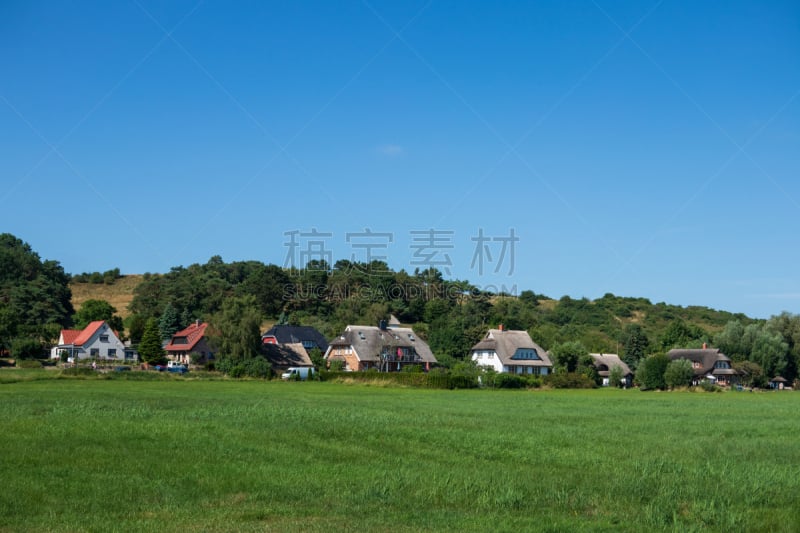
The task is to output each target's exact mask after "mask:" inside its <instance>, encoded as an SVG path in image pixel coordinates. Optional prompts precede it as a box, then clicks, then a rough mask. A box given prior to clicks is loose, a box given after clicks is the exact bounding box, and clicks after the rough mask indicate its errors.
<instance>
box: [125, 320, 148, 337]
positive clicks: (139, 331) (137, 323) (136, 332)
mask: <svg viewBox="0 0 800 533" xmlns="http://www.w3.org/2000/svg"><path fill="white" fill-rule="evenodd" d="M146 324H147V320H146V319H145V318H144V317H143V316H142V315H131V316H129V317H128V318H126V319H125V325H126V326H127V330H128V336H129V337H130V339H131V342H132V343H133V344H139V343H140V342H142V335H144V328H145V325H146Z"/></svg>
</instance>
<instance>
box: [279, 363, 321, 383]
mask: <svg viewBox="0 0 800 533" xmlns="http://www.w3.org/2000/svg"><path fill="white" fill-rule="evenodd" d="M298 376H299V377H298ZM310 377H314V369H313V368H311V367H307V366H290V367H289V368H287V369H286V372H284V373H283V374H281V379H302V380H306V379H308V378H310Z"/></svg>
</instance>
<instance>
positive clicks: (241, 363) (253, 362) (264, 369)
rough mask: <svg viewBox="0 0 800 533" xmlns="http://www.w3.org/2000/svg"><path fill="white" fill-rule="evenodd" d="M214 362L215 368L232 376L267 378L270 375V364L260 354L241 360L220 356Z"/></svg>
mask: <svg viewBox="0 0 800 533" xmlns="http://www.w3.org/2000/svg"><path fill="white" fill-rule="evenodd" d="M214 364H215V366H216V369H217V370H219V371H220V372H222V373H223V374H226V375H227V376H229V377H232V378H242V377H251V378H268V377H270V376H272V365H270V364H269V361H267V360H266V359H265V358H264V357H262V356H260V355H259V356H257V357H251V358H248V359H243V360H234V359H231V358H230V357H220V358H219V359H217V360H216V361H215V363H214Z"/></svg>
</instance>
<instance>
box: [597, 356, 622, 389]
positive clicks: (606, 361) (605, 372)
mask: <svg viewBox="0 0 800 533" xmlns="http://www.w3.org/2000/svg"><path fill="white" fill-rule="evenodd" d="M589 355H590V356H591V358H592V359H593V360H594V367H595V369H596V370H597V374H598V375H599V376H600V378H601V379H602V380H603V386H604V387H608V386H609V385H611V386H613V387H618V386H620V385H622V386H623V387H625V388H626V389H627V388H630V387H632V386H633V372H631V369H630V368H629V367H628V365H626V364H625V362H624V361H623V360H622V359H620V358H619V355H617V354H615V353H590V354H589ZM614 367H619V368H620V370H621V371H622V383H609V377H610V376H611V371H612V370H613V369H614Z"/></svg>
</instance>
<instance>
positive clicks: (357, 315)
mask: <svg viewBox="0 0 800 533" xmlns="http://www.w3.org/2000/svg"><path fill="white" fill-rule="evenodd" d="M309 267H310V268H307V269H283V268H281V267H278V266H275V265H265V264H263V263H260V262H257V261H246V262H234V263H225V262H223V261H222V260H221V259H220V258H219V257H214V258H212V259H211V260H209V261H208V262H207V263H205V264H194V265H190V266H188V267H175V268H173V269H172V270H171V271H170V272H168V273H166V274H145V275H143V276H141V277H140V278H139V282H138V283H137V284H136V285H135V286H131V288H132V290H133V294H132V295H131V298H130V301H131V304H130V307H129V310H128V312H129V313H130V316H129V317H127V318H126V329H127V332H128V334H129V335H130V336H131V337H132V338H133V339H134V340H137V338H138V337H139V335H140V334H141V331H142V328H143V325H144V323H145V321H146V320H147V319H148V318H151V317H153V318H156V319H158V320H161V321H162V322H164V321H166V322H169V321H172V322H174V324H171V325H168V327H170V326H172V327H173V328H174V327H180V326H183V325H185V324H188V323H189V322H191V321H192V320H194V319H203V320H209V319H211V317H212V316H213V315H214V314H215V313H217V312H219V310H220V309H221V307H222V303H223V302H224V301H225V300H226V299H227V298H230V297H237V296H243V295H247V294H250V295H253V296H255V303H256V305H257V306H258V308H259V311H260V313H261V314H262V316H263V317H264V318H265V319H267V320H270V319H272V320H277V319H278V318H279V317H281V316H282V317H283V319H284V320H287V321H289V322H291V323H298V324H304V325H312V326H315V327H317V328H318V329H319V330H320V331H322V332H323V333H324V334H325V335H326V336H328V337H333V336H335V335H337V334H339V333H340V332H341V331H342V330H343V328H344V327H345V326H346V325H347V324H378V322H379V321H380V320H382V319H386V318H388V317H389V315H394V316H396V317H398V318H399V320H400V321H401V322H403V323H405V324H411V325H413V326H414V327H415V329H417V330H418V332H419V334H420V335H423V336H424V337H425V338H427V339H428V341H429V343H430V344H431V347H432V348H433V349H434V351H435V353H436V355H437V357H439V358H441V359H444V360H445V361H446V360H448V358H450V357H452V358H462V357H464V356H465V355H466V354H467V352H468V350H469V348H470V346H472V345H473V344H474V343H475V342H477V341H478V340H479V339H480V337H481V336H482V335H483V334H485V332H486V329H487V328H488V327H496V326H497V325H498V324H504V326H505V327H506V328H509V329H525V330H528V331H530V333H531V336H532V337H533V339H534V340H535V341H536V342H537V343H539V344H540V345H541V346H542V347H544V348H545V349H550V348H552V347H553V346H554V345H556V344H559V343H563V342H568V341H580V342H581V343H582V344H583V345H584V346H585V347H586V348H587V349H588V350H590V351H593V352H605V353H609V352H612V353H623V352H624V351H625V350H626V346H627V349H628V351H630V350H631V349H634V350H636V351H637V354H638V355H639V356H641V355H643V354H645V353H650V352H655V351H662V350H666V349H669V348H672V347H673V346H683V347H687V346H698V347H699V346H700V345H702V343H703V342H708V343H711V342H713V338H714V336H715V335H716V334H717V333H719V332H720V331H721V330H722V329H723V328H724V327H725V325H726V324H727V323H728V322H730V321H734V320H738V321H739V322H740V323H741V324H743V325H745V326H746V325H748V324H751V323H754V322H757V321H754V320H753V319H750V318H748V317H747V316H745V315H742V314H732V313H729V312H725V311H717V310H713V309H709V308H706V307H681V306H676V305H669V304H666V303H656V304H653V303H651V302H650V301H649V300H647V299H644V298H627V297H620V296H614V295H612V294H606V295H605V296H603V297H602V298H600V299H597V300H593V301H592V300H588V299H585V298H584V299H572V298H570V297H568V296H565V297H562V298H561V299H559V300H554V299H551V298H549V297H547V296H544V295H540V294H536V293H535V292H534V291H532V290H524V291H522V292H521V293H520V294H518V295H497V294H490V293H484V292H481V291H479V290H478V289H476V288H475V287H474V286H472V285H471V284H470V283H469V282H467V281H458V280H446V279H444V278H443V277H442V275H441V273H440V272H439V271H437V270H435V269H429V270H425V271H416V272H414V273H411V274H409V273H407V272H405V271H399V272H395V271H392V270H391V269H390V268H389V267H388V266H387V265H386V264H385V263H380V262H375V263H372V264H360V263H352V262H350V261H346V260H343V261H338V262H336V263H335V265H334V266H333V267H332V268H328V267H327V265H324V264H313V263H312V264H310V265H309ZM126 279H128V278H126ZM93 287H96V290H97V296H96V298H97V299H103V298H104V294H108V293H109V292H110V291H109V287H108V286H107V285H106V284H103V283H94V284H92V283H80V284H75V283H73V290H74V291H75V292H80V294H81V296H82V298H83V299H87V298H92V297H93V296H92V290H93ZM115 294H116V297H117V298H119V299H123V300H124V299H125V298H124V297H122V296H121V295H120V294H119V292H118V291H117V292H116V293H115Z"/></svg>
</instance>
